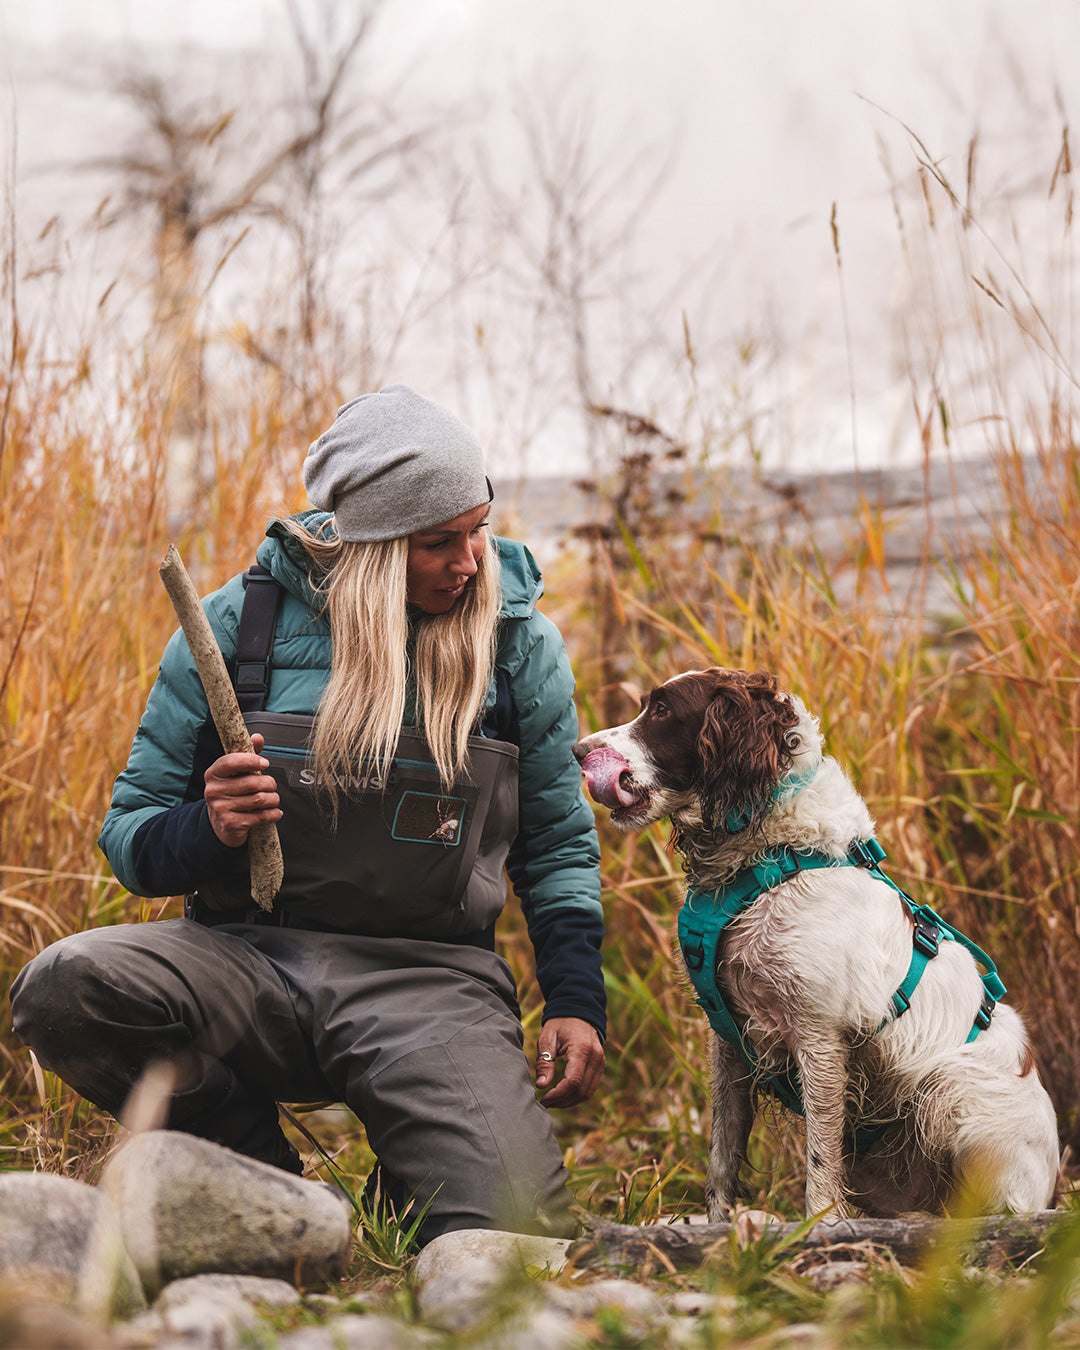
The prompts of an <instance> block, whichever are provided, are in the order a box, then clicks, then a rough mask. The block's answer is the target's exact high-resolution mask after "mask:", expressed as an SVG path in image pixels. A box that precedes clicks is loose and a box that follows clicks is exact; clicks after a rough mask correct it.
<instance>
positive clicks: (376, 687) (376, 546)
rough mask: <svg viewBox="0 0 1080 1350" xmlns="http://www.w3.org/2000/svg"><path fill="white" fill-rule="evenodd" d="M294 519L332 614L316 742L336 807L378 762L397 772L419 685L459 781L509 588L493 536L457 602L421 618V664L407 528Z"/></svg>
mask: <svg viewBox="0 0 1080 1350" xmlns="http://www.w3.org/2000/svg"><path fill="white" fill-rule="evenodd" d="M284 524H285V526H286V528H287V529H288V531H289V533H290V534H291V535H293V537H294V538H296V539H298V540H299V541H300V543H301V544H302V545H303V546H304V548H305V549H306V550H307V552H308V553H309V554H310V556H311V559H312V563H313V567H312V572H311V583H312V586H313V588H314V590H315V591H316V593H317V594H318V595H320V596H322V597H324V599H325V612H326V613H327V614H328V616H329V619H330V634H331V667H330V679H329V681H328V683H327V686H326V689H325V690H324V692H323V696H322V698H321V700H320V702H319V707H318V711H317V714H316V718H315V733H314V737H313V740H312V747H311V749H312V758H313V760H314V769H315V773H316V781H317V782H319V783H321V784H324V785H325V787H326V788H327V790H328V792H329V794H330V798H331V800H332V803H333V807H334V813H335V815H336V813H337V807H338V803H339V801H340V796H341V789H342V786H344V785H346V784H349V783H351V782H353V781H354V780H355V779H356V778H357V777H358V776H361V775H362V774H366V773H368V772H370V771H371V770H372V769H374V770H375V771H376V772H377V773H378V775H379V777H380V778H382V779H383V781H384V782H385V781H386V777H387V775H388V773H389V770H390V765H391V761H392V760H393V758H394V754H395V752H396V750H397V744H398V736H399V733H400V731H401V726H402V723H403V721H404V718H405V714H406V712H407V709H408V700H409V694H410V685H411V686H412V691H413V692H414V693H415V719H416V725H417V727H418V728H420V729H422V730H423V732H424V734H425V736H426V739H427V743H428V748H429V750H430V751H431V756H432V758H433V759H434V761H435V763H436V765H437V766H438V769H439V774H440V777H441V779H442V784H443V787H444V789H445V788H448V787H449V786H450V784H451V783H452V782H453V781H454V779H455V778H457V777H458V776H459V774H460V773H461V772H462V770H463V769H464V768H465V765H466V762H467V760H468V750H469V746H468V738H469V736H470V734H471V733H472V732H473V731H474V730H475V729H476V724H477V723H478V721H479V719H480V717H481V715H482V713H483V711H484V707H485V704H486V700H487V693H488V687H489V685H490V682H491V675H492V669H493V667H494V663H495V636H496V625H497V621H498V615H499V604H500V592H499V563H498V558H497V556H496V553H495V545H494V542H493V540H492V538H491V536H490V535H489V536H488V538H487V540H486V541H485V544H484V551H483V553H482V554H481V556H480V559H479V561H478V565H477V571H476V575H475V576H474V577H473V578H472V579H471V580H470V581H469V583H468V585H467V586H466V587H465V591H464V593H463V594H462V596H461V598H460V599H459V600H458V601H457V603H456V604H455V605H454V606H453V607H452V608H451V609H450V611H449V612H448V613H446V614H425V615H422V616H421V618H420V619H419V621H418V622H417V625H416V642H415V651H414V657H413V668H412V669H411V670H410V668H409V660H408V654H407V650H406V647H407V642H408V637H409V619H408V611H407V609H406V587H407V582H406V567H407V563H408V557H409V541H408V539H407V538H400V539H387V540H377V541H373V542H370V543H353V542H348V541H346V540H343V539H340V538H339V537H338V536H337V535H336V534H329V533H327V532H326V527H324V530H323V531H322V532H320V533H319V534H317V535H316V534H312V533H311V532H310V531H309V530H307V529H305V527H304V526H302V525H300V524H299V523H298V522H296V521H292V520H289V521H285V522H284ZM328 524H329V522H328Z"/></svg>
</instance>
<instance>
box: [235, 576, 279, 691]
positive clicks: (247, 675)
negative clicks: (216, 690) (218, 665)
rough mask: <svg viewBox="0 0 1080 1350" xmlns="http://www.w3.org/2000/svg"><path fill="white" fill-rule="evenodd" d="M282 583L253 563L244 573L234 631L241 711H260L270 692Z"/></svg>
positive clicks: (237, 687) (236, 674) (236, 681)
mask: <svg viewBox="0 0 1080 1350" xmlns="http://www.w3.org/2000/svg"><path fill="white" fill-rule="evenodd" d="M281 596H282V586H281V583H280V582H279V581H276V580H275V579H274V577H273V576H272V575H271V574H270V571H269V569H268V568H266V567H262V566H261V565H260V564H259V563H255V564H254V565H253V566H251V567H249V568H248V570H247V571H246V572H245V573H244V603H243V606H242V608H241V610H240V627H239V629H238V630H237V634H236V668H235V671H234V673H233V684H234V685H235V686H236V698H237V702H238V703H239V704H240V711H241V712H261V711H262V710H263V709H264V708H265V707H266V698H267V695H268V694H269V692H270V664H271V661H270V658H271V656H272V655H273V651H274V629H275V628H276V626H277V616H278V610H279V609H280V608H281Z"/></svg>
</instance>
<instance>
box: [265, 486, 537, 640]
mask: <svg viewBox="0 0 1080 1350" xmlns="http://www.w3.org/2000/svg"><path fill="white" fill-rule="evenodd" d="M289 519H290V520H293V521H295V522H296V523H297V524H298V525H303V526H304V528H305V529H307V530H309V531H310V532H311V533H312V534H316V533H318V532H319V530H320V529H321V528H322V527H323V526H324V525H325V523H326V522H327V521H328V520H329V519H330V515H329V513H328V512H326V511H301V512H299V513H298V514H297V515H295V516H290V517H289ZM495 549H496V552H497V553H498V555H499V582H500V585H501V587H502V607H501V609H500V611H499V614H500V617H502V618H504V619H527V618H528V617H529V615H530V614H531V613H532V612H533V610H534V609H535V608H536V602H537V601H538V600H539V599H540V597H541V596H542V595H543V593H544V579H543V577H542V576H541V574H540V567H539V565H538V564H537V561H536V559H535V558H534V557H533V555H532V554H531V553H530V552H529V550H528V549H527V548H526V547H525V545H524V544H520V543H518V542H517V540H515V539H503V538H501V537H500V536H498V535H496V536H495ZM255 556H256V558H257V560H258V561H259V562H260V563H261V564H262V566H263V567H267V568H269V569H270V571H271V573H272V574H273V575H274V577H275V578H276V579H277V580H278V581H280V582H281V584H282V585H283V586H284V587H285V589H286V590H287V591H290V592H291V593H292V594H293V595H295V596H296V597H297V598H298V599H300V600H303V601H304V603H305V604H306V605H309V606H311V607H313V608H315V609H319V608H321V607H322V601H321V600H320V599H319V598H318V597H317V596H316V595H315V592H314V591H313V589H312V586H311V582H310V580H309V579H308V573H309V572H310V570H311V559H310V557H309V556H308V554H307V551H306V549H305V548H304V546H303V545H302V544H301V543H300V541H299V540H298V539H294V538H293V537H292V535H290V534H289V532H288V530H287V529H286V528H285V525H284V523H283V522H282V521H280V520H271V521H270V523H269V524H268V525H267V527H266V538H265V539H264V540H263V541H262V543H261V544H260V545H259V547H258V550H257V552H256V555H255Z"/></svg>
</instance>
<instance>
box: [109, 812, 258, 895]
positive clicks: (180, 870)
mask: <svg viewBox="0 0 1080 1350" xmlns="http://www.w3.org/2000/svg"><path fill="white" fill-rule="evenodd" d="M131 845H132V865H133V867H134V869H135V875H136V876H137V877H138V879H139V883H140V890H141V891H142V894H144V895H186V894H187V893H188V892H189V891H193V890H195V889H196V888H197V887H198V886H199V885H200V884H204V883H205V882H207V881H212V880H213V879H214V878H215V877H220V876H221V875H222V873H224V872H228V871H230V870H231V869H232V868H233V867H234V866H235V865H236V857H237V855H238V854H239V853H240V852H241V851H242V850H243V848H244V845H243V844H240V845H239V847H237V848H232V847H231V846H230V845H228V844H223V843H222V842H221V840H220V839H219V838H218V837H217V835H216V834H215V833H214V827H213V826H212V825H211V824H210V813H209V811H208V810H207V809H206V802H204V801H203V800H202V799H200V800H199V801H197V802H183V803H181V804H180V805H179V806H171V807H169V809H168V810H166V811H162V812H161V813H160V814H159V815H156V816H152V817H151V818H150V819H149V820H148V821H146V822H144V824H142V825H140V826H139V828H138V829H137V830H136V831H135V836H134V838H133V839H132V841H131Z"/></svg>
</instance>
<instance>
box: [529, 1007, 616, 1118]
mask: <svg viewBox="0 0 1080 1350" xmlns="http://www.w3.org/2000/svg"><path fill="white" fill-rule="evenodd" d="M536 1050H537V1054H536V1086H537V1087H538V1088H546V1087H548V1086H550V1084H551V1083H552V1082H553V1081H554V1078H555V1062H556V1060H560V1059H564V1060H565V1061H566V1070H565V1072H564V1073H563V1076H562V1081H561V1082H560V1083H558V1084H557V1085H556V1086H555V1087H553V1088H552V1089H551V1091H550V1092H549V1093H547V1094H546V1095H545V1096H544V1097H542V1098H541V1099H540V1100H541V1101H542V1102H543V1104H544V1105H545V1106H577V1105H578V1104H579V1103H580V1102H585V1101H588V1100H589V1098H590V1097H591V1096H592V1095H593V1093H594V1092H595V1091H596V1089H597V1087H598V1086H599V1084H600V1078H601V1075H602V1074H603V1072H604V1045H603V1042H602V1041H601V1040H600V1037H599V1035H598V1034H597V1031H596V1028H595V1027H593V1026H590V1025H589V1023H588V1022H583V1021H582V1020H581V1018H580V1017H553V1018H552V1019H551V1021H550V1022H545V1023H544V1026H543V1029H542V1030H541V1032H540V1038H539V1041H538V1042H537V1047H536Z"/></svg>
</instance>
